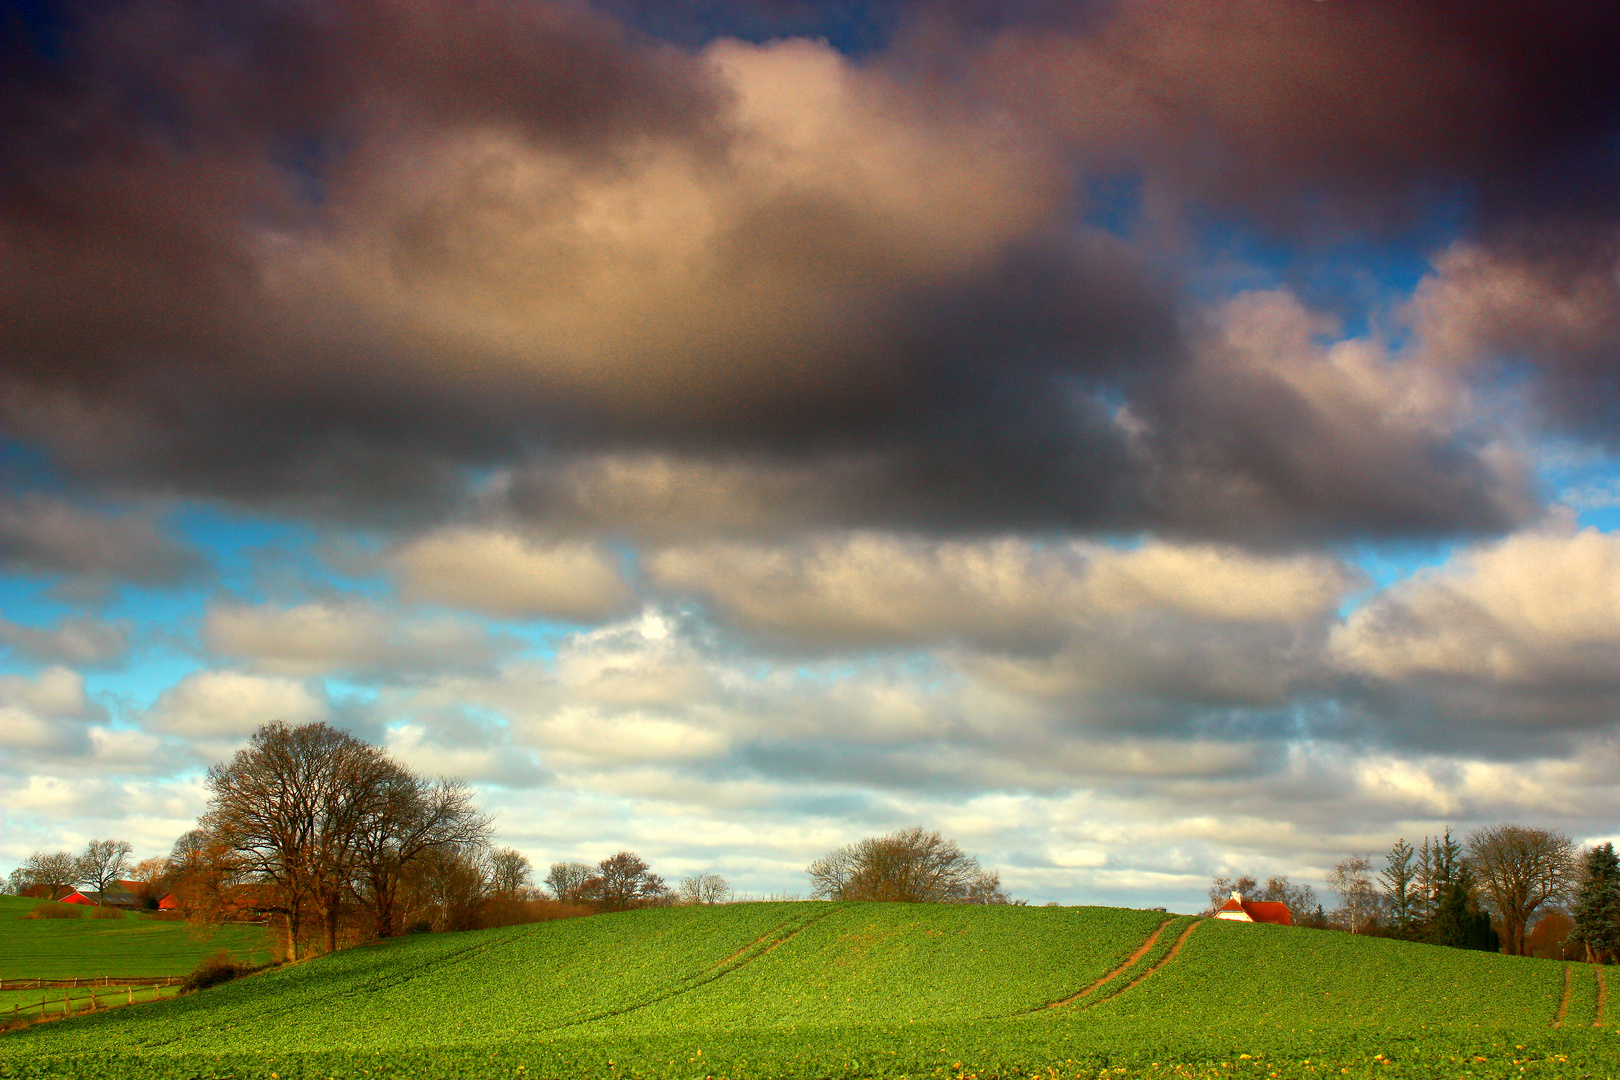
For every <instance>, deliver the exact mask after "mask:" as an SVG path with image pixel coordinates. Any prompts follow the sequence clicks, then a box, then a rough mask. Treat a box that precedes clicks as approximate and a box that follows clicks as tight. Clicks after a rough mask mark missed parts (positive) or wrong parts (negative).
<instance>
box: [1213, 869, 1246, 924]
mask: <svg viewBox="0 0 1620 1080" xmlns="http://www.w3.org/2000/svg"><path fill="white" fill-rule="evenodd" d="M1254 891H1255V880H1254V878H1252V877H1250V876H1249V875H1247V874H1245V875H1243V876H1242V877H1240V878H1237V879H1235V880H1234V879H1232V878H1229V877H1227V876H1225V875H1224V874H1218V875H1216V876H1215V877H1214V878H1213V879H1211V880H1210V883H1209V907H1207V908H1205V909H1204V914H1205V915H1213V914H1215V912H1217V911H1219V910H1220V908H1221V905H1222V904H1224V903H1226V902H1227V901H1228V900H1230V899H1232V897H1234V896H1242V897H1247V898H1248V899H1250V900H1254V899H1258V898H1257V897H1256V896H1255V895H1254Z"/></svg>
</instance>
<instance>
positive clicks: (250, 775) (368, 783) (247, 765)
mask: <svg viewBox="0 0 1620 1080" xmlns="http://www.w3.org/2000/svg"><path fill="white" fill-rule="evenodd" d="M384 765H385V759H383V758H382V756H381V753H380V752H379V751H377V750H376V748H375V747H371V746H367V745H366V744H365V743H362V742H361V741H360V740H358V739H356V738H354V736H352V735H349V734H346V733H345V732H342V731H338V730H337V729H336V728H333V727H329V726H327V725H326V724H304V725H301V726H299V727H288V726H287V725H286V724H283V723H279V722H278V723H273V724H266V725H264V726H263V727H261V728H259V730H258V731H255V732H254V733H253V737H252V739H251V741H250V744H249V745H248V746H247V747H246V748H245V749H243V750H239V751H237V753H236V756H235V758H234V759H233V760H232V761H231V762H230V763H229V764H224V765H215V766H213V767H212V768H210V769H209V770H208V781H207V783H208V789H209V792H210V794H211V796H212V797H211V798H210V800H209V804H208V809H207V811H206V813H204V815H203V819H202V820H203V827H204V828H205V829H206V830H207V831H208V833H209V834H210V835H211V836H213V837H216V838H217V839H218V840H219V841H220V842H221V843H222V844H223V845H224V846H225V847H226V848H227V849H228V850H229V851H230V852H231V854H232V856H233V857H234V858H235V860H236V861H237V864H238V866H239V867H240V868H241V870H242V871H243V872H245V873H248V874H251V875H253V876H254V877H256V878H258V879H260V880H262V881H265V882H268V883H270V884H272V885H273V886H274V888H275V891H276V893H277V906H278V908H279V910H280V911H281V913H282V914H283V916H285V918H286V924H287V941H288V945H287V948H288V955H289V958H290V959H297V954H298V942H299V930H300V928H301V923H302V921H303V916H304V914H305V912H306V911H307V910H309V909H310V908H313V909H315V910H316V911H317V912H319V913H320V914H321V915H322V916H323V917H324V922H325V930H326V943H327V948H328V950H329V951H330V950H332V949H335V948H336V946H337V941H336V938H337V919H338V912H339V905H340V904H341V902H342V897H343V894H344V892H345V890H346V889H347V888H348V886H349V883H350V874H351V869H352V867H353V865H354V861H355V853H356V848H357V846H358V840H359V836H360V832H361V829H362V827H363V826H364V824H365V821H366V818H367V815H368V812H370V811H371V810H372V809H373V804H372V800H374V799H375V798H376V797H377V792H378V786H379V784H380V783H381V781H382V780H383V779H384V778H385V774H386V772H387V770H386V768H384Z"/></svg>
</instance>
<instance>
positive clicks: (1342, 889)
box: [1328, 855, 1378, 934]
mask: <svg viewBox="0 0 1620 1080" xmlns="http://www.w3.org/2000/svg"><path fill="white" fill-rule="evenodd" d="M1371 870H1372V861H1371V860H1370V859H1368V858H1367V857H1366V856H1365V855H1352V856H1351V857H1350V858H1348V859H1344V860H1342V861H1341V862H1340V863H1339V865H1337V866H1335V867H1334V868H1333V873H1331V874H1329V875H1328V888H1330V889H1332V890H1333V891H1334V892H1336V893H1338V894H1339V896H1340V897H1342V898H1343V900H1344V907H1343V908H1342V909H1341V910H1343V912H1344V919H1345V922H1346V923H1347V924H1348V926H1349V928H1350V932H1351V933H1352V934H1360V933H1364V932H1366V931H1367V930H1369V929H1371V928H1372V926H1373V924H1374V923H1375V922H1376V921H1377V918H1378V892H1377V890H1375V889H1374V888H1373V883H1372V877H1371V875H1370V873H1369V872H1370V871H1371Z"/></svg>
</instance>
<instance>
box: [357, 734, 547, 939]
mask: <svg viewBox="0 0 1620 1080" xmlns="http://www.w3.org/2000/svg"><path fill="white" fill-rule="evenodd" d="M370 802H371V806H370V813H369V814H367V815H366V817H365V819H364V822H363V823H362V825H361V827H360V833H359V836H358V838H357V840H356V843H355V876H356V879H357V880H356V893H357V895H358V896H359V897H360V900H361V902H362V903H363V904H365V905H366V906H368V907H369V908H370V909H371V913H372V919H373V932H374V933H375V934H376V935H377V936H378V937H380V938H382V937H390V936H392V935H393V933H394V926H395V922H396V914H397V912H396V908H397V906H398V904H397V898H398V895H399V890H400V883H401V879H402V877H403V876H404V874H405V873H406V871H407V870H408V869H409V868H410V867H411V865H412V864H413V863H415V862H416V861H418V860H419V859H422V858H423V857H424V856H425V855H427V853H429V852H431V851H434V850H438V849H444V848H450V847H468V848H477V847H481V846H482V845H483V844H485V843H487V841H488V840H489V834H490V819H489V817H488V816H487V815H485V814H482V813H480V812H479V811H478V809H477V808H476V807H475V806H474V805H473V803H472V792H471V791H470V790H469V789H468V787H467V785H466V784H465V783H463V782H462V781H460V780H450V779H445V778H440V779H439V780H436V781H432V782H429V781H428V780H425V779H423V778H422V777H419V776H415V775H413V774H412V773H411V772H410V771H408V770H406V769H404V768H402V767H400V766H398V765H395V766H393V768H392V770H390V771H389V772H388V774H387V775H386V776H383V777H381V778H380V779H379V783H378V787H377V790H376V792H375V793H374V797H373V798H372V799H371V800H370ZM519 857H520V858H521V856H519Z"/></svg>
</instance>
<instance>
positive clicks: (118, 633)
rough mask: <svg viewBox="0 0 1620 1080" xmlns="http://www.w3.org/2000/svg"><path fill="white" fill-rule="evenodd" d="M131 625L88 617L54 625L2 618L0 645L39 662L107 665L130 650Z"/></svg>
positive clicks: (71, 619)
mask: <svg viewBox="0 0 1620 1080" xmlns="http://www.w3.org/2000/svg"><path fill="white" fill-rule="evenodd" d="M130 631H131V624H130V623H129V622H128V621H127V620H119V621H113V622H104V621H102V620H99V619H92V618H88V617H82V616H81V617H77V618H65V619H61V620H59V621H58V622H57V623H56V625H55V626H51V627H38V626H24V625H21V624H18V623H14V622H8V621H6V620H5V619H0V645H3V646H5V647H6V648H8V649H10V650H11V651H12V652H13V653H15V654H16V655H18V656H20V657H22V658H24V659H26V660H33V661H36V662H39V663H46V664H51V663H62V664H72V665H73V666H75V667H79V668H84V667H107V666H114V665H117V664H120V663H122V662H123V660H124V658H125V656H126V655H128V653H129V647H130V640H129V639H130Z"/></svg>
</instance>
